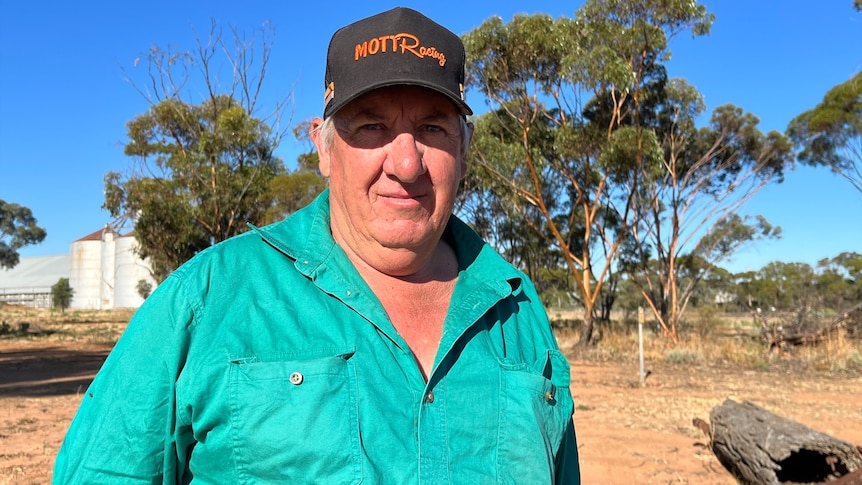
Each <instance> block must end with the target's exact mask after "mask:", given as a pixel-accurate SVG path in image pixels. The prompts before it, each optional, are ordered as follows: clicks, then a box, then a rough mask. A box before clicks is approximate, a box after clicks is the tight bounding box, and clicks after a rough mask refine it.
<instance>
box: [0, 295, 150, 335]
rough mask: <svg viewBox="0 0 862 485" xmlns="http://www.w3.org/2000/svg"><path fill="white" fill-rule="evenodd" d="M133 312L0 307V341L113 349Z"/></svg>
mask: <svg viewBox="0 0 862 485" xmlns="http://www.w3.org/2000/svg"><path fill="white" fill-rule="evenodd" d="M133 313H134V310H132V309H118V310H66V311H65V312H60V311H56V310H48V309H43V308H29V307H25V306H20V305H5V304H0V338H23V339H40V340H48V341H68V340H72V341H82V342H87V343H92V344H98V345H112V344H114V343H116V342H117V339H118V338H119V336H120V335H121V334H122V332H123V330H124V329H125V328H126V324H127V323H128V321H129V319H130V318H131V316H132V314H133Z"/></svg>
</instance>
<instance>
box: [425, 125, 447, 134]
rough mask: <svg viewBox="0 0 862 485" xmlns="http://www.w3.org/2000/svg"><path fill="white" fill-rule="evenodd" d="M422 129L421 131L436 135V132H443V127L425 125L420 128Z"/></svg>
mask: <svg viewBox="0 0 862 485" xmlns="http://www.w3.org/2000/svg"><path fill="white" fill-rule="evenodd" d="M422 129H423V130H424V131H427V132H430V133H437V132H440V131H443V127H442V126H438V125H425V126H423V127H422Z"/></svg>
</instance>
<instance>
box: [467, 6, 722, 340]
mask: <svg viewBox="0 0 862 485" xmlns="http://www.w3.org/2000/svg"><path fill="white" fill-rule="evenodd" d="M711 22H712V15H711V14H709V13H708V12H707V11H706V8H705V7H703V6H701V5H697V4H696V3H695V2H671V3H668V2H662V1H659V0H638V1H621V0H615V1H600V0H590V1H587V2H586V3H585V4H584V5H583V6H582V7H581V8H580V9H579V10H578V11H577V13H576V17H575V18H574V19H570V18H565V17H561V18H559V19H553V18H551V17H550V16H547V15H518V16H515V17H514V18H513V19H512V21H511V22H509V23H508V24H505V23H503V21H502V19H500V18H499V17H493V18H490V19H488V20H486V21H485V22H484V23H483V24H482V25H480V26H479V27H478V28H476V29H475V30H473V31H472V32H469V33H468V34H466V35H465V37H464V41H465V45H466V47H467V53H468V55H467V61H468V83H469V84H472V85H473V86H475V87H476V88H478V89H479V90H480V91H481V92H482V94H483V95H484V96H485V97H486V98H487V99H488V101H489V103H490V104H491V106H492V108H493V109H492V110H491V112H490V113H488V114H486V115H483V116H482V117H480V118H479V119H477V120H476V134H475V138H474V146H473V150H472V152H471V156H472V161H473V166H475V167H478V168H479V169H480V170H481V172H480V173H481V174H483V176H484V178H485V179H486V180H488V181H489V182H488V185H487V186H490V187H493V188H492V189H490V190H489V192H491V194H492V196H493V197H497V198H499V199H502V200H504V201H505V202H506V203H508V204H509V205H510V206H511V207H512V208H513V210H514V211H515V213H516V214H518V215H519V217H520V220H522V221H523V223H524V227H525V228H530V229H531V230H534V231H536V232H537V233H538V234H540V235H541V236H542V237H543V238H544V239H545V241H546V243H547V244H548V245H549V246H551V247H553V248H554V249H555V250H557V251H559V253H560V254H561V256H562V257H563V260H564V261H565V267H566V268H568V270H569V271H570V272H571V274H572V276H573V278H572V280H573V282H574V285H575V289H576V293H577V294H578V295H579V300H580V302H581V303H582V304H583V307H584V325H583V327H582V332H581V339H580V342H581V344H582V345H586V344H588V343H591V341H592V335H593V326H594V318H595V317H596V314H597V309H598V308H599V307H600V306H601V305H600V304H599V303H600V301H601V299H602V297H603V296H604V295H605V294H603V290H605V288H604V286H605V284H606V283H607V282H608V281H610V280H612V279H613V278H614V273H613V272H614V264H613V263H614V260H615V258H616V257H617V254H618V252H619V251H621V249H622V248H623V247H625V245H626V244H627V243H629V242H632V241H633V240H632V239H631V237H630V229H631V226H632V223H633V220H634V217H635V212H634V211H633V209H634V208H635V201H636V198H635V195H636V194H637V193H638V192H639V191H641V190H642V185H643V183H644V180H643V176H642V174H643V173H644V172H645V170H642V169H641V168H639V167H640V166H641V165H644V164H650V165H656V164H657V163H658V161H659V159H660V155H661V152H660V149H659V144H658V142H657V140H655V137H652V139H650V135H649V133H647V132H645V131H644V130H643V129H642V127H643V124H642V123H641V121H640V116H641V115H640V112H641V111H642V110H647V107H649V106H650V100H649V99H648V96H647V94H648V93H649V92H652V91H655V89H654V88H653V87H652V86H653V85H655V84H661V82H662V80H663V79H664V69H663V68H662V67H661V63H662V62H664V61H666V60H667V58H668V56H669V51H668V39H669V38H671V37H673V36H675V35H677V34H679V33H681V32H684V31H691V32H692V34H693V35H703V34H706V33H708V31H709V27H710V25H711ZM585 99H587V100H590V99H596V100H600V104H601V107H600V109H599V110H598V111H601V112H602V113H603V114H605V115H606V116H598V117H589V116H587V114H586V113H585V111H586V108H587V106H586V104H587V103H586V102H585ZM644 140H647V141H646V142H645V141H644ZM646 172H649V170H646ZM487 197H488V195H487V194H486V195H484V196H483V198H487ZM528 208H530V210H527V209H528ZM536 215H538V217H536Z"/></svg>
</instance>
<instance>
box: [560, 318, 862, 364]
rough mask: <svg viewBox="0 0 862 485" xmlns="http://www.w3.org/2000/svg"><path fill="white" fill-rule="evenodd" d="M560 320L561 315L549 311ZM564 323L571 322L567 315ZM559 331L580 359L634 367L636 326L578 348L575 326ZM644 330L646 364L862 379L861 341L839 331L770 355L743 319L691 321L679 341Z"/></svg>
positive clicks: (605, 329)
mask: <svg viewBox="0 0 862 485" xmlns="http://www.w3.org/2000/svg"><path fill="white" fill-rule="evenodd" d="M551 315H552V317H557V318H561V316H562V315H565V314H562V313H561V312H551ZM562 318H570V317H565V316H563V317H562ZM567 322H568V324H567V325H562V326H560V327H558V328H557V335H558V340H559V342H560V346H561V347H562V348H563V349H564V350H568V351H571V352H573V353H574V354H575V355H576V356H577V357H578V358H581V359H585V360H590V361H597V362H634V361H636V360H637V359H638V329H637V325H636V324H629V325H624V324H620V323H614V324H612V325H609V326H602V327H599V328H598V329H597V332H598V337H599V338H598V344H597V345H596V346H594V347H592V348H589V349H587V350H583V349H579V348H578V347H577V343H578V340H579V334H578V331H577V324H575V325H574V326H573V325H572V324H571V320H567ZM654 328H655V325H654V324H653V325H650V324H646V325H645V326H644V359H645V360H646V361H648V362H663V363H667V364H675V365H686V366H699V365H704V366H721V367H728V368H738V369H742V370H787V371H797V372H802V371H813V372H825V373H831V374H851V375H862V341H860V340H858V339H857V340H854V339H850V338H848V337H847V333H846V332H845V331H843V330H841V329H838V330H836V331H834V332H831V333H829V334H828V335H827V336H826V338H825V339H824V340H822V341H820V342H818V343H816V344H808V345H800V346H798V347H793V346H789V347H787V348H785V349H783V350H782V351H777V350H770V349H769V348H768V346H767V345H766V344H765V343H764V341H763V340H762V339H761V338H760V327H759V325H757V324H756V323H755V322H754V321H753V320H751V319H750V318H746V316H744V315H734V316H725V315H712V314H706V315H698V314H694V315H692V316H691V319H690V321H689V323H688V324H687V325H686V326H684V327H683V328H682V329H681V331H680V338H679V341H678V342H676V343H674V342H673V341H672V340H671V339H669V338H666V337H663V336H661V335H660V334H659V333H657V332H654V331H652V329H654Z"/></svg>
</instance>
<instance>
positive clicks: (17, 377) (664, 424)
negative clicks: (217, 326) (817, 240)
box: [0, 339, 862, 485]
mask: <svg viewBox="0 0 862 485" xmlns="http://www.w3.org/2000/svg"><path fill="white" fill-rule="evenodd" d="M108 350H109V347H108V346H106V345H93V344H86V343H81V342H77V341H72V340H67V341H50V340H44V339H43V340H39V339H35V340H25V339H0V485H5V484H42V483H50V477H51V467H52V466H53V460H54V456H55V454H56V452H57V449H58V447H59V445H60V443H61V441H62V439H63V434H64V433H65V430H66V427H67V426H68V423H69V420H70V419H71V418H72V416H73V414H74V413H75V410H76V408H77V405H78V402H79V401H80V399H81V396H80V394H81V392H83V390H84V389H85V388H86V385H87V383H89V381H90V380H91V379H92V376H93V375H94V374H95V372H96V370H97V369H98V367H99V366H100V365H101V362H102V361H103V360H104V358H105V356H106V355H107V352H108ZM650 370H651V371H652V374H651V375H650V376H649V378H648V379H647V386H645V387H640V386H639V385H638V379H637V368H636V366H626V365H622V364H615V363H593V362H586V361H575V362H574V363H573V372H572V377H573V382H572V390H573V394H574V396H575V401H576V405H577V411H576V414H575V423H576V427H577V433H578V440H579V449H580V456H581V468H582V475H583V483H585V484H609V485H613V484H642V483H643V484H648V483H655V484H670V483H674V484H699V485H719V484H721V485H725V484H726V485H733V484H735V483H736V482H735V481H734V480H733V479H732V478H731V477H730V475H729V474H728V473H727V472H726V471H725V470H724V469H723V468H722V466H721V465H720V464H719V463H718V461H717V460H716V459H715V457H714V456H713V455H712V454H711V452H710V451H709V450H708V449H707V439H706V438H705V437H704V436H703V434H702V433H701V431H700V430H698V429H696V428H695V427H694V426H693V425H692V424H691V420H692V418H694V417H700V418H703V419H705V420H708V419H709V412H710V410H711V409H712V408H713V407H714V406H716V405H718V404H720V403H721V402H722V401H723V400H724V399H726V398H732V399H734V400H737V401H743V400H749V401H752V402H754V403H756V404H758V405H760V406H763V407H765V408H767V409H769V410H770V411H773V412H775V413H777V414H780V415H783V416H785V417H788V418H790V419H795V420H797V421H800V422H802V423H804V424H806V425H808V426H810V427H812V428H814V429H817V430H818V431H821V432H824V433H827V434H830V435H832V436H835V437H837V438H841V439H844V440H846V441H850V442H853V443H856V444H862V399H860V398H859V396H862V378H860V377H853V378H837V377H831V376H824V375H806V376H795V375H789V374H783V373H777V372H759V371H731V370H722V369H714V368H709V367H705V366H691V365H670V364H656V363H653V364H651V365H650Z"/></svg>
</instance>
